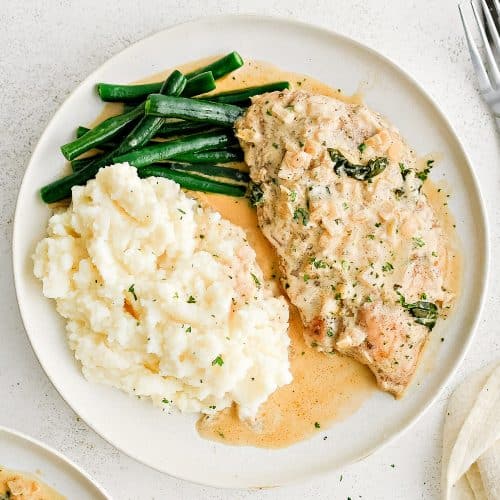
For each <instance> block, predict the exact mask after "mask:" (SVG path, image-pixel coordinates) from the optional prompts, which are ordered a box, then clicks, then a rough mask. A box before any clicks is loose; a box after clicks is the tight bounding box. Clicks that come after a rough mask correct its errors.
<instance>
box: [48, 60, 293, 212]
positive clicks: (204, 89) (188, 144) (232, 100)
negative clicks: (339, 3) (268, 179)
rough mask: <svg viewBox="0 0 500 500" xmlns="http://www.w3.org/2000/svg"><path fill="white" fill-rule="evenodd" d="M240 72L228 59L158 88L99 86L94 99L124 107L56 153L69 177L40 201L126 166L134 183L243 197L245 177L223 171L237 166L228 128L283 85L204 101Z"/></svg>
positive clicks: (239, 63) (50, 200)
mask: <svg viewBox="0 0 500 500" xmlns="http://www.w3.org/2000/svg"><path fill="white" fill-rule="evenodd" d="M242 65H243V60H242V58H241V56H240V55H239V54H238V53H237V52H231V53H229V54H227V55H225V56H224V57H222V58H220V59H217V60H216V61H214V62H213V63H211V64H208V65H206V66H203V67H201V68H199V69H197V70H195V71H191V72H190V73H187V74H183V73H181V72H180V71H178V70H175V71H173V72H172V73H171V74H170V75H169V76H168V78H167V79H166V80H165V81H163V82H155V83H145V84H138V85H121V84H111V83H98V84H97V92H98V94H99V96H100V97H101V99H102V100H103V101H106V102H121V103H123V104H124V111H123V112H122V113H121V114H118V115H116V116H112V117H110V118H108V119H106V120H104V121H103V122H101V123H100V124H99V125H97V126H95V127H94V128H87V127H82V126H80V127H78V128H77V131H76V138H75V139H74V140H72V141H71V142H69V143H67V144H64V145H63V146H61V152H62V154H63V155H64V157H65V158H66V159H67V160H69V161H70V162H71V167H72V170H73V172H72V173H71V174H69V175H67V176H66V177H63V178H61V179H58V180H56V181H54V182H52V183H50V184H48V185H46V186H44V187H43V188H42V189H41V190H40V194H41V198H42V200H43V201H45V202H46V203H54V202H57V201H60V200H63V199H66V198H69V197H71V190H72V188H73V187H74V186H79V185H84V184H85V183H86V182H87V181H89V180H90V179H92V178H94V177H95V175H96V174H97V172H98V171H99V169H100V168H102V167H104V166H106V165H111V164H114V163H125V162H128V163H129V164H130V165H133V166H135V167H137V169H138V174H139V175H140V176H141V177H149V176H158V177H165V178H168V179H171V180H173V181H175V182H177V183H179V184H180V185H181V186H182V187H183V188H185V189H190V190H195V191H204V192H210V193H220V194H226V195H229V196H244V194H245V192H246V189H247V184H248V181H249V176H248V174H247V173H246V172H244V171H242V170H239V169H237V168H233V167H227V166H223V165H224V164H227V163H232V162H241V161H242V160H243V152H242V151H241V149H240V148H239V146H238V144H237V140H236V138H235V136H234V132H233V127H234V123H235V121H236V120H237V119H238V118H239V117H240V116H241V115H242V114H243V113H244V108H245V107H246V106H248V105H249V104H250V98H251V97H252V96H255V95H258V94H262V93H265V92H272V91H281V90H284V89H288V88H289V87H290V85H289V83H288V82H273V83H268V84H265V85H261V86H256V87H248V88H243V89H238V90H231V91H229V92H219V93H211V92H212V91H213V90H215V89H216V83H215V81H216V80H218V79H220V78H223V77H224V76H226V75H227V74H229V73H231V72H233V71H235V70H237V69H238V68H240V67H241V66H242ZM82 155H83V156H82ZM221 179H222V181H221ZM224 180H227V182H226V181H224Z"/></svg>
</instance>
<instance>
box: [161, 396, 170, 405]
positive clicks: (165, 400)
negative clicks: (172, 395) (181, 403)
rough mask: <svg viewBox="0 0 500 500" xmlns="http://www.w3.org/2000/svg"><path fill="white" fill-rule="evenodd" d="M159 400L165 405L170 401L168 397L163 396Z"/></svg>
mask: <svg viewBox="0 0 500 500" xmlns="http://www.w3.org/2000/svg"><path fill="white" fill-rule="evenodd" d="M161 402H162V403H163V404H165V405H168V403H170V401H169V400H168V399H166V398H163V399H162V400H161Z"/></svg>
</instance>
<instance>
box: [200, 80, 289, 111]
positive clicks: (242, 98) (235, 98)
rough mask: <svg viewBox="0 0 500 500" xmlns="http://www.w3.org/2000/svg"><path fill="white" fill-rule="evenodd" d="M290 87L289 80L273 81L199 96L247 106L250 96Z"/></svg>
mask: <svg viewBox="0 0 500 500" xmlns="http://www.w3.org/2000/svg"><path fill="white" fill-rule="evenodd" d="M289 88H290V82H273V83H266V84H265V85H258V86H256V87H248V88H246V89H237V90H230V91H228V92H220V93H218V94H212V95H207V96H203V97H200V99H204V100H207V101H212V102H224V103H226V104H237V105H239V106H247V105H249V104H250V103H251V101H250V97H253V96H255V95H259V94H265V93H266V92H274V91H276V90H285V89H289Z"/></svg>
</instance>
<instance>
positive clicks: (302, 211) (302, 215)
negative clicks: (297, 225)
mask: <svg viewBox="0 0 500 500" xmlns="http://www.w3.org/2000/svg"><path fill="white" fill-rule="evenodd" d="M293 219H294V220H296V221H297V222H298V221H299V219H302V225H304V226H307V223H308V222H309V211H308V210H307V208H302V207H299V208H296V209H295V212H294V213H293Z"/></svg>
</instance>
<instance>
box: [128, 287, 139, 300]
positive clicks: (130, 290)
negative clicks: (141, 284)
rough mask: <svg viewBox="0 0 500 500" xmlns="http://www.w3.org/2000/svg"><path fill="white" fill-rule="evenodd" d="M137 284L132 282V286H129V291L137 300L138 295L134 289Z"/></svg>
mask: <svg viewBox="0 0 500 500" xmlns="http://www.w3.org/2000/svg"><path fill="white" fill-rule="evenodd" d="M134 287H135V285H134V284H133V283H132V284H131V285H130V286H129V289H128V291H129V292H130V293H131V294H132V295H133V297H134V300H137V295H136V294H135V289H134Z"/></svg>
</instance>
